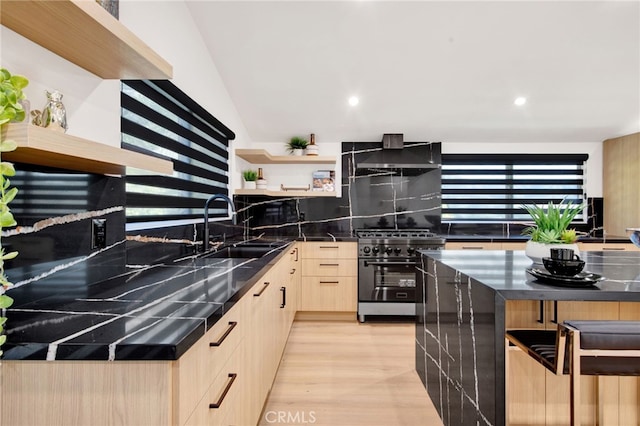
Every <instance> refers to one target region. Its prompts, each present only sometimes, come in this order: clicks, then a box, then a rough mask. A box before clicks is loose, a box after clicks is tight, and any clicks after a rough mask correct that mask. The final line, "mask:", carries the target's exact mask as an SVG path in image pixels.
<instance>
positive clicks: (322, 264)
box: [320, 263, 340, 266]
mask: <svg viewBox="0 0 640 426" xmlns="http://www.w3.org/2000/svg"><path fill="white" fill-rule="evenodd" d="M320 266H340V264H339V263H321V264H320Z"/></svg>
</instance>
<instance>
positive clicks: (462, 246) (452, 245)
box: [444, 241, 502, 250]
mask: <svg viewBox="0 0 640 426" xmlns="http://www.w3.org/2000/svg"><path fill="white" fill-rule="evenodd" d="M444 248H445V250H500V249H502V243H490V242H485V241H481V242H477V243H474V242H447V243H445V246H444Z"/></svg>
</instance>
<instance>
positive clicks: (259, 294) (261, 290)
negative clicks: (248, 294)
mask: <svg viewBox="0 0 640 426" xmlns="http://www.w3.org/2000/svg"><path fill="white" fill-rule="evenodd" d="M267 287H269V283H268V282H265V283H264V286H262V288H261V289H260V291H259V292H257V293H253V295H254V296H255V297H260V296H262V293H264V291H265V290H266V289H267Z"/></svg>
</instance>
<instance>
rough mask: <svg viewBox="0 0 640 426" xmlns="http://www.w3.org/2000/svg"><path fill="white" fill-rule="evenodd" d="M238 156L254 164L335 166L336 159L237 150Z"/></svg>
mask: <svg viewBox="0 0 640 426" xmlns="http://www.w3.org/2000/svg"><path fill="white" fill-rule="evenodd" d="M236 155H237V156H238V157H240V158H242V159H243V160H246V161H248V162H249V163H252V164H335V163H336V159H335V157H326V156H319V155H302V156H297V155H271V154H269V153H268V152H267V151H265V150H264V149H236Z"/></svg>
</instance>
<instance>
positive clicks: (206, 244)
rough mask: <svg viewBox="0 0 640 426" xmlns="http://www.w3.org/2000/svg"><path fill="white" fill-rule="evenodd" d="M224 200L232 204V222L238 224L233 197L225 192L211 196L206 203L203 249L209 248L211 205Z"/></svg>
mask: <svg viewBox="0 0 640 426" xmlns="http://www.w3.org/2000/svg"><path fill="white" fill-rule="evenodd" d="M219 199H220V200H224V201H226V202H227V204H229V205H230V206H231V223H233V224H234V225H235V224H236V206H234V205H233V201H231V198H229V197H227V196H226V195H224V194H215V195H212V196H211V197H209V199H208V200H207V202H206V203H204V236H203V251H207V250H209V206H210V205H211V203H212V202H214V201H215V200H219Z"/></svg>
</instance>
